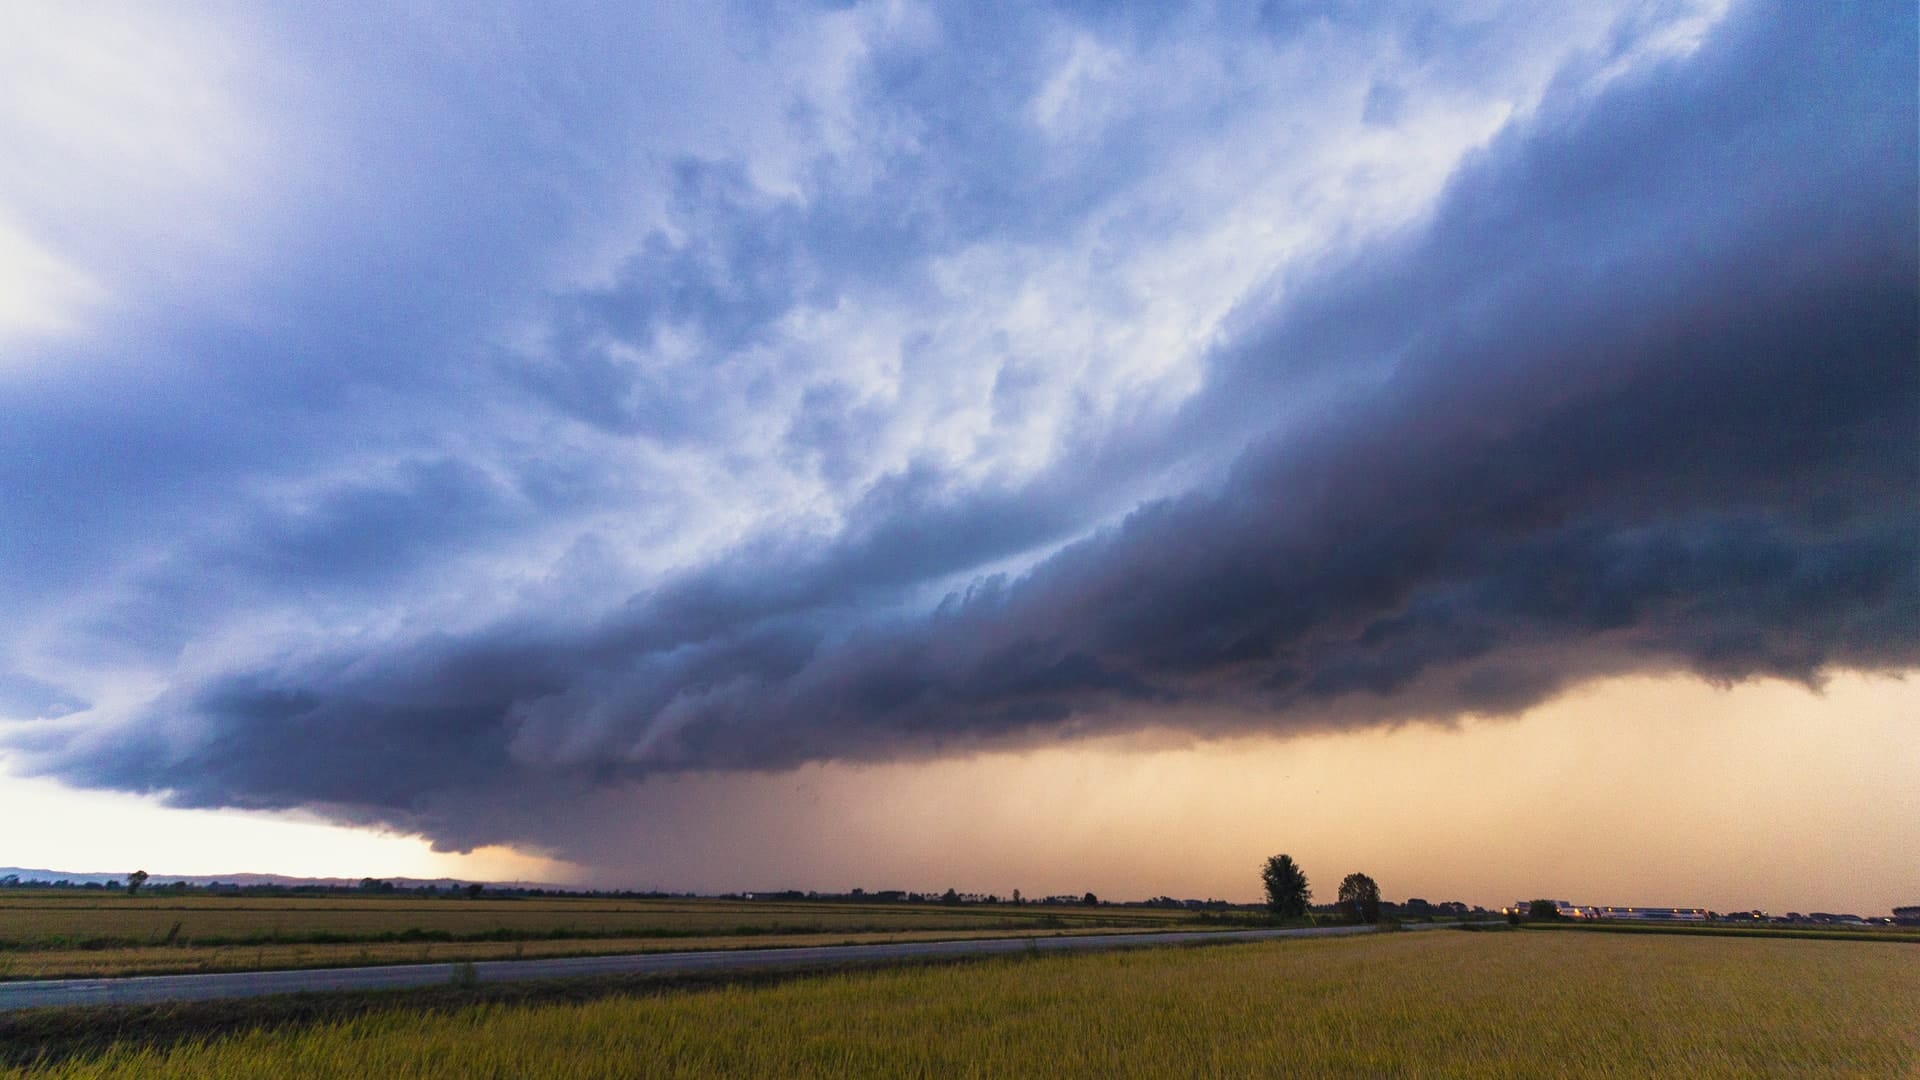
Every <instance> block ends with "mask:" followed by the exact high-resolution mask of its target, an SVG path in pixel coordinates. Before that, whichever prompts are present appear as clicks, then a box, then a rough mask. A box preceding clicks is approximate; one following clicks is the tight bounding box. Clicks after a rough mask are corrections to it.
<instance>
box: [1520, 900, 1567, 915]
mask: <svg viewBox="0 0 1920 1080" xmlns="http://www.w3.org/2000/svg"><path fill="white" fill-rule="evenodd" d="M1559 917H1560V905H1559V904H1556V903H1554V902H1553V901H1551V900H1529V901H1528V902H1527V918H1529V919H1557V918H1559Z"/></svg>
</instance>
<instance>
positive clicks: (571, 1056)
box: [15, 931, 1920, 1080]
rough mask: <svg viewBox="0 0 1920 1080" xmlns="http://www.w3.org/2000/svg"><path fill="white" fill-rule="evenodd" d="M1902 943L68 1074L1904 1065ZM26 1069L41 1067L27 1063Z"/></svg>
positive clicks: (822, 990) (1684, 948)
mask: <svg viewBox="0 0 1920 1080" xmlns="http://www.w3.org/2000/svg"><path fill="white" fill-rule="evenodd" d="M1916 1068H1920V950H1917V949H1916V947H1914V946H1911V945H1906V944H1893V943H1886V944H1875V943H1859V942H1820V941H1799V940H1765V939H1763V940H1730V939H1719V938H1700V937H1680V936H1672V937H1648V936H1637V935H1612V934H1543V933H1530V932H1517V933H1481V934H1468V933H1459V932H1453V931H1439V932H1429V933H1420V934H1383V935H1380V936H1377V937H1366V938H1357V939H1344V940H1320V941H1311V940H1299V941H1289V942H1272V943H1262V944H1255V945H1231V946H1219V947H1213V948H1202V949H1150V950H1140V951H1130V952H1120V953H1103V954H1090V955H1082V956H1047V957H1034V958H1021V959H1013V960H994V961H984V962H978V963H967V964H955V965H946V966H936V967H919V968H905V969H888V970H869V971H858V972H851V973H845V974H836V975H828V976H818V977H811V978H806V979H800V980H796V981H792V982H787V983H783V984H778V985H773V986H763V987H758V988H740V987H735V988H723V989H717V990H706V991H698V992H689V993H681V994H667V995H659V996H645V997H614V998H607V999H602V1000H597V1001H589V1002H586V1003H580V1004H565V1005H532V1006H527V1005H515V1006H498V1005H495V1006H477V1007H472V1008H468V1009H465V1010H463V1011H456V1012H453V1013H451V1014H445V1013H431V1012H422V1011H418V1010H410V1009H408V1008H405V1007H402V1006H396V1007H393V1008H383V1009H378V1010H376V1011H373V1012H369V1013H365V1014H363V1015H359V1016H356V1017H353V1018H350V1019H347V1020H342V1021H337V1022H332V1023H326V1024H322V1025H319V1026H313V1027H293V1028H285V1029H280V1030H269V1031H252V1032H246V1033H242V1034H238V1035H231V1036H225V1037H219V1038H215V1039H213V1040H211V1041H205V1042H198V1043H185V1044H178V1045H175V1046H173V1047H171V1048H169V1049H160V1050H149V1049H140V1048H134V1047H125V1046H119V1047H115V1048H113V1049H110V1050H108V1051H107V1052H106V1053H105V1054H104V1055H98V1056H94V1057H90V1058H79V1059H70V1060H67V1061H65V1062H62V1063H61V1064H60V1065H59V1066H58V1069H59V1071H60V1073H61V1074H62V1075H71V1076H76V1077H140V1078H142V1080H146V1078H150V1077H168V1076H183V1077H241V1076H266V1075H281V1076H302V1077H363V1076H381V1077H409V1076H448V1075H460V1076H490V1077H517V1076H539V1075H549V1076H568V1077H616V1076H689V1077H704V1076H820V1077H844V1076H927V1077H933V1076H939V1077H946V1076H1019V1077H1026V1076H1065V1077H1076V1076H1085V1077H1116V1076H1119V1077H1124V1076H1141V1077H1167V1076H1253V1075H1261V1076H1301V1077H1318V1076H1414V1077H1421V1076H1434V1077H1468V1078H1473V1077H1529V1076H1566V1077H1624V1076H1650V1077H1749V1076H1821V1077H1828V1076H1837V1077H1849V1076H1857V1077H1900V1076H1913V1075H1915V1070H1916ZM15 1075H19V1076H41V1075H50V1074H49V1073H47V1072H32V1071H28V1072H20V1073H16V1074H15Z"/></svg>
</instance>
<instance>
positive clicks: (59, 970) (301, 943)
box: [0, 894, 1193, 979]
mask: <svg viewBox="0 0 1920 1080" xmlns="http://www.w3.org/2000/svg"><path fill="white" fill-rule="evenodd" d="M1192 922H1193V919H1192V917H1191V916H1189V915H1187V914H1186V913H1183V912H1176V911H1164V910H1156V909H1145V908H1107V907H1073V906H1065V905H1021V906H1015V905H966V906H949V905H941V904H865V903H861V904H833V903H820V902H754V901H726V900H692V901H687V900H623V901H622V900H593V899H575V898H560V899H498V900H484V899H482V900H451V899H449V900H435V899H416V898H412V897H404V898H364V899H362V898H354V897H345V898H336V897H327V898H308V897H271V898H253V897H244V898H243V897H214V896H192V895H189V896H182V897H171V896H151V897H127V896H99V895H93V896H82V897H66V896H48V895H46V894H40V895H31V896H24V897H7V898H4V899H0V979H6V978H14V979H18V978H59V977H69V976H108V975H129V974H159V973H162V972H193V971H235V970H246V969H259V968H269V967H332V966H341V965H351V964H382V963H409V962H422V963H424V962H433V961H447V960H481V959H487V960H497V959H514V958H520V957H536V956H576V955H591V954H594V953H605V952H640V951H649V950H660V949H687V948H747V947H752V946H755V945H769V944H779V945H800V944H810V945H811V944H833V943H840V942H848V941H861V942H865V941H890V940H931V939H936V938H953V937H980V936H1003V935H1012V934H1021V933H1071V932H1076V931H1084V932H1092V931H1112V930H1127V929H1137V930H1147V929H1165V928H1170V927H1178V926H1182V925H1187V924H1190V923H1192Z"/></svg>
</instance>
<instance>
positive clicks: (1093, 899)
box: [1080, 893, 1100, 907]
mask: <svg viewBox="0 0 1920 1080" xmlns="http://www.w3.org/2000/svg"><path fill="white" fill-rule="evenodd" d="M1080 902H1081V903H1083V904H1085V905H1087V906H1088V907H1092V906H1094V905H1095V904H1098V903H1099V902H1100V898H1099V897H1097V896H1095V895H1093V894H1092V893H1088V894H1087V895H1085V896H1083V897H1081V898H1080Z"/></svg>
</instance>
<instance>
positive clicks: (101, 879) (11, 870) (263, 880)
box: [0, 866, 569, 889]
mask: <svg viewBox="0 0 1920 1080" xmlns="http://www.w3.org/2000/svg"><path fill="white" fill-rule="evenodd" d="M136 869H137V868H136ZM132 872H133V871H131V870H122V871H120V872H119V873H112V874H101V873H82V872H79V871H74V870H43V869H36V868H33V867H25V866H0V881H4V880H5V879H7V878H9V877H17V878H18V879H19V880H20V881H21V883H23V884H24V883H27V882H34V881H43V882H55V881H70V882H73V883H74V884H76V885H84V884H88V883H92V884H96V885H104V884H106V883H107V882H109V881H114V882H120V883H122V884H124V883H125V882H126V880H127V875H128V874H130V873H132ZM363 880H364V878H344V877H289V876H288V875H286V874H155V873H151V872H149V873H148V875H147V887H148V888H152V887H154V886H158V885H171V884H172V883H174V882H176V881H184V882H186V883H187V884H189V885H211V884H214V883H216V882H217V883H219V884H222V885H280V886H286V887H298V886H302V885H318V886H324V887H331V888H349V889H350V888H354V887H356V886H358V885H359V884H360V882H361V881H363ZM379 880H381V881H390V882H392V883H393V887H394V888H396V889H417V888H419V887H421V886H423V885H431V886H433V887H434V888H437V889H444V888H447V887H448V886H458V885H468V884H472V882H471V881H469V880H468V879H464V878H444V877H443V878H411V877H385V878H380V879H379ZM479 884H482V885H488V886H493V887H497V888H503V889H567V888H569V886H566V885H554V884H551V883H548V882H540V881H482V882H480V883H479Z"/></svg>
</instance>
